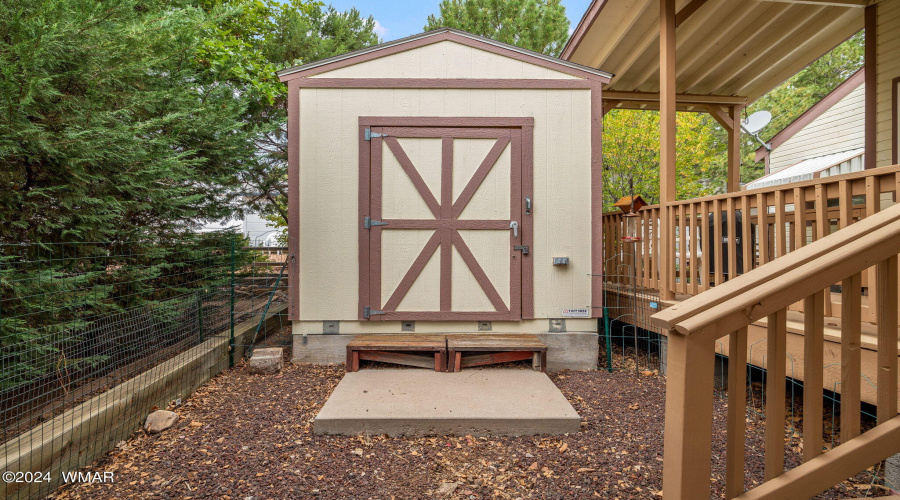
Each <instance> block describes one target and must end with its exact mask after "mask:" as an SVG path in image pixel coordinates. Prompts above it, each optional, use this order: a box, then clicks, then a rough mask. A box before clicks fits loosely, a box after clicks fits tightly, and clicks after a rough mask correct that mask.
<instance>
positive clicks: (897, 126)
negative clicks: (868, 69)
mask: <svg viewBox="0 0 900 500" xmlns="http://www.w3.org/2000/svg"><path fill="white" fill-rule="evenodd" d="M898 85H900V76H898V77H897V78H894V79H893V80H891V164H893V165H896V164H897V163H900V159H898V157H900V151H898V149H900V148H898V147H897V134H900V123H898V120H897V111H900V109H898V108H897V105H898V104H900V103H898V102H897V86H898ZM898 198H900V197H898Z"/></svg>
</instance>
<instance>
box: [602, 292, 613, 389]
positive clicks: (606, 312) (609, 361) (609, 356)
mask: <svg viewBox="0 0 900 500" xmlns="http://www.w3.org/2000/svg"><path fill="white" fill-rule="evenodd" d="M603 335H604V336H605V337H606V371H608V372H609V373H612V371H613V367H612V341H611V340H610V336H609V308H607V307H604V308H603Z"/></svg>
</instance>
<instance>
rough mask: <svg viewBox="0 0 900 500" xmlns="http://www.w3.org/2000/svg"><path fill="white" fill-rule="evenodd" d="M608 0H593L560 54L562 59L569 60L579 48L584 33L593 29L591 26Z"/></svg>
mask: <svg viewBox="0 0 900 500" xmlns="http://www.w3.org/2000/svg"><path fill="white" fill-rule="evenodd" d="M606 1H607V0H593V1H592V2H591V5H590V7H588V9H587V11H585V13H584V15H583V16H581V21H578V26H576V27H575V31H573V32H572V36H571V37H569V41H568V42H566V46H565V47H563V50H562V53H561V54H560V55H559V57H560V58H561V59H565V60H567V61H568V60H569V59H570V58H571V57H572V54H574V53H575V51H576V50H578V46H579V45H581V41H582V40H583V39H584V35H586V34H587V32H588V31H589V30H590V29H591V26H593V25H594V21H596V20H597V16H598V15H599V14H600V11H601V10H603V7H605V6H606Z"/></svg>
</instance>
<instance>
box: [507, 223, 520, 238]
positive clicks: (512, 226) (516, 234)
mask: <svg viewBox="0 0 900 500" xmlns="http://www.w3.org/2000/svg"><path fill="white" fill-rule="evenodd" d="M509 228H510V229H512V230H513V238H518V237H519V223H518V222H516V221H510V223H509Z"/></svg>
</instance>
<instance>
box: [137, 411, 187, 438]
mask: <svg viewBox="0 0 900 500" xmlns="http://www.w3.org/2000/svg"><path fill="white" fill-rule="evenodd" d="M179 418H181V417H179V416H178V414H177V413H175V412H174V411H169V410H156V411H154V412H153V413H151V414H150V415H147V421H146V422H144V432H146V433H147V434H157V433H160V432H162V431H164V430H166V429H168V428H169V427H172V426H173V425H175V422H177V421H178V419H179Z"/></svg>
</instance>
